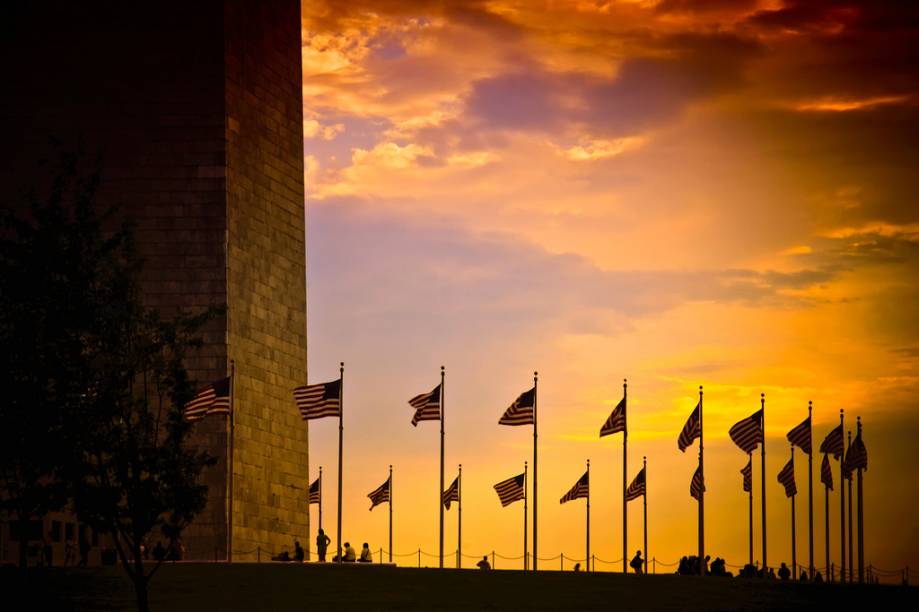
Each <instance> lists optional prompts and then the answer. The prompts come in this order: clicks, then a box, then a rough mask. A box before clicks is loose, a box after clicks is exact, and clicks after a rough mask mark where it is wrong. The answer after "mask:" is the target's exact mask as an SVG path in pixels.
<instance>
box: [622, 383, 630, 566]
mask: <svg viewBox="0 0 919 612" xmlns="http://www.w3.org/2000/svg"><path fill="white" fill-rule="evenodd" d="M628 390H629V385H628V380H626V379H625V378H623V379H622V399H624V400H625V427H623V428H622V573H623V574H628V573H629V552H628V548H629V547H628V539H629V512H628V506H627V503H628V502H626V501H625V496H626V488H627V487H628V486H629V483H628V477H629V475H628V461H629V456H628V453H627V449H628V439H629V402H628Z"/></svg>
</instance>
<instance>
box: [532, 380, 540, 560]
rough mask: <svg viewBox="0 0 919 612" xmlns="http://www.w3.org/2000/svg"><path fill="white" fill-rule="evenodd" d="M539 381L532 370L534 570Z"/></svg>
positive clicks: (535, 557) (535, 554)
mask: <svg viewBox="0 0 919 612" xmlns="http://www.w3.org/2000/svg"><path fill="white" fill-rule="evenodd" d="M538 383H539V372H533V571H534V572H535V571H536V562H537V561H538V557H537V552H536V551H537V548H536V536H537V535H538V533H539V528H538V526H537V522H536V507H537V506H538V505H539V497H538V496H537V494H536V482H537V480H538V472H537V471H536V404H537V398H538V396H539V392H538V391H537V385H538Z"/></svg>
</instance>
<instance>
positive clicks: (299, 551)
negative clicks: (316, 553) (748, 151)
mask: <svg viewBox="0 0 919 612" xmlns="http://www.w3.org/2000/svg"><path fill="white" fill-rule="evenodd" d="M303 558H304V553H303V547H302V546H300V541H299V540H296V541H294V560H295V561H297V562H298V563H303Z"/></svg>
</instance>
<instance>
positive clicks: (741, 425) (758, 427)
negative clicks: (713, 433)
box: [728, 408, 763, 453]
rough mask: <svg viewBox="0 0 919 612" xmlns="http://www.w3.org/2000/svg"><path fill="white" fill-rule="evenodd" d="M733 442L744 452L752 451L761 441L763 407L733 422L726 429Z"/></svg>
mask: <svg viewBox="0 0 919 612" xmlns="http://www.w3.org/2000/svg"><path fill="white" fill-rule="evenodd" d="M728 435H729V436H731V440H733V441H734V444H736V445H737V446H739V447H740V450H742V451H743V452H745V453H752V452H753V451H754V450H755V449H756V447H757V445H759V444H760V443H762V442H763V409H762V408H760V409H759V410H757V411H756V412H754V413H753V414H751V415H750V416H748V417H747V418H745V419H744V420H742V421H739V422H737V423H735V424H734V426H733V427H731V429H730V430H729V431H728Z"/></svg>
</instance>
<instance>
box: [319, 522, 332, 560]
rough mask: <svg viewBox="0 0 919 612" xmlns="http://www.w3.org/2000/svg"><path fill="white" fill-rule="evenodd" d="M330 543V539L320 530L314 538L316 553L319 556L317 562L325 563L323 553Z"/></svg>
mask: <svg viewBox="0 0 919 612" xmlns="http://www.w3.org/2000/svg"><path fill="white" fill-rule="evenodd" d="M331 543H332V539H331V538H330V537H329V536H327V535H326V534H325V532H324V531H323V530H322V529H320V530H319V534H318V535H317V536H316V552H317V554H318V555H319V561H321V562H323V563H324V562H325V553H326V551H327V550H328V549H329V544H331Z"/></svg>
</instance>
